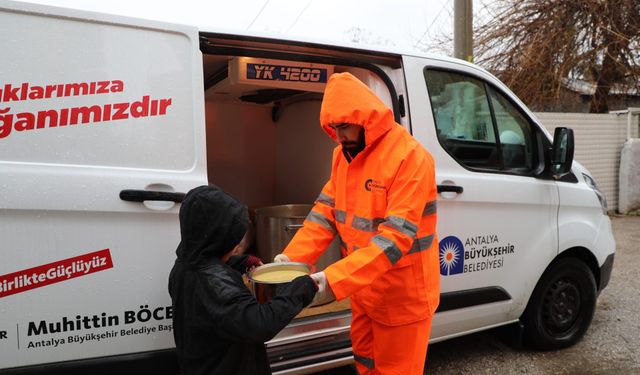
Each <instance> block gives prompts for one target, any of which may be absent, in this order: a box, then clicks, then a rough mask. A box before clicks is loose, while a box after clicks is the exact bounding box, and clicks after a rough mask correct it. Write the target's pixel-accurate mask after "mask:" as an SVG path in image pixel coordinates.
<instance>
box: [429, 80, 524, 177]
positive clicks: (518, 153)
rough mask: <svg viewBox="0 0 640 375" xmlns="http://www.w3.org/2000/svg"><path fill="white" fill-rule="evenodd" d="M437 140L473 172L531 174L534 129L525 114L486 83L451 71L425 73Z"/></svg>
mask: <svg viewBox="0 0 640 375" xmlns="http://www.w3.org/2000/svg"><path fill="white" fill-rule="evenodd" d="M425 78H426V83H427V88H428V91H429V98H430V99H431V108H432V110H433V115H434V118H435V124H436V131H437V134H438V141H439V142H440V144H441V145H442V146H443V147H444V149H445V150H446V151H447V152H448V153H449V154H450V155H451V156H452V157H453V158H454V159H456V160H457V161H458V162H459V163H460V164H462V165H464V166H465V167H469V168H471V169H481V170H485V169H490V170H500V171H502V170H504V171H509V172H510V173H528V172H529V171H531V170H532V169H533V165H534V159H535V157H534V154H533V152H534V151H533V150H534V147H533V144H532V143H533V130H532V127H531V125H530V123H529V122H528V120H527V119H526V118H525V117H524V116H523V115H522V113H521V112H520V111H519V110H518V109H517V108H516V107H515V106H514V105H513V104H511V102H510V101H509V100H507V99H506V98H505V97H504V96H503V95H502V94H500V93H498V92H497V91H496V90H495V89H493V88H492V87H491V86H489V85H488V84H486V83H485V82H483V81H481V80H479V79H477V78H474V77H470V76H467V75H464V74H459V73H454V72H450V71H440V70H432V69H427V70H425Z"/></svg>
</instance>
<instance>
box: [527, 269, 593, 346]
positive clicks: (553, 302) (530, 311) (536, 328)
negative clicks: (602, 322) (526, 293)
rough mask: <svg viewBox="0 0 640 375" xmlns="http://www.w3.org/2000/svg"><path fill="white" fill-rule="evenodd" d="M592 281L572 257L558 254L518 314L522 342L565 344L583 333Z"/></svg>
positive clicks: (590, 305)
mask: <svg viewBox="0 0 640 375" xmlns="http://www.w3.org/2000/svg"><path fill="white" fill-rule="evenodd" d="M596 298H597V291H596V281H595V278H594V276H593V273H592V272H591V270H590V269H589V267H588V266H587V265H586V264H585V263H583V262H582V261H580V260H578V259H576V258H562V259H559V260H557V261H556V262H554V263H552V264H551V265H550V266H549V267H548V268H547V270H546V271H545V272H544V273H543V274H542V277H541V278H540V281H538V284H537V285H536V288H535V289H534V291H533V294H532V295H531V298H530V299H529V303H528V304H527V307H526V309H525V312H524V314H523V315H522V317H521V318H520V320H521V321H522V323H523V324H524V343H525V344H526V345H528V346H530V347H533V348H535V349H540V350H554V349H562V348H566V347H569V346H571V345H573V344H575V343H576V342H578V341H579V340H580V339H581V338H582V336H583V335H584V334H585V332H586V331H587V329H588V328H589V325H590V324H591V320H592V319H593V313H594V311H595V308H596Z"/></svg>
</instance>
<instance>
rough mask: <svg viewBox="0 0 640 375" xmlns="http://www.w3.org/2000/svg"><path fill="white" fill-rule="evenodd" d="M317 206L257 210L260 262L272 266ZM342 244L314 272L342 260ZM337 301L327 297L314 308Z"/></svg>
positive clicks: (335, 245) (335, 244)
mask: <svg viewBox="0 0 640 375" xmlns="http://www.w3.org/2000/svg"><path fill="white" fill-rule="evenodd" d="M312 207H313V205H310V204H285V205H281V206H270V207H262V208H258V209H256V210H255V212H254V213H255V222H256V223H255V225H256V250H257V253H258V256H259V257H260V259H262V260H263V261H265V262H270V261H271V260H272V259H273V257H275V256H276V255H277V254H280V253H281V252H282V250H284V248H285V247H286V246H287V245H288V244H289V242H290V241H291V239H293V236H294V235H295V234H296V232H297V231H298V229H300V228H302V223H303V222H304V219H305V218H306V217H307V214H308V213H309V211H311V208H312ZM340 257H341V255H340V241H339V239H338V236H336V238H334V240H333V242H332V243H331V244H330V245H329V247H328V248H327V249H326V250H325V252H324V253H323V254H322V255H321V256H320V258H318V260H317V261H316V263H315V265H314V266H315V269H314V270H313V272H318V271H322V270H324V269H325V268H327V266H328V265H330V264H332V263H335V262H337V261H338V260H340ZM331 301H333V299H332V298H330V297H329V296H327V297H326V298H323V299H318V300H316V302H314V303H313V304H312V306H319V305H324V304H326V303H329V302H331Z"/></svg>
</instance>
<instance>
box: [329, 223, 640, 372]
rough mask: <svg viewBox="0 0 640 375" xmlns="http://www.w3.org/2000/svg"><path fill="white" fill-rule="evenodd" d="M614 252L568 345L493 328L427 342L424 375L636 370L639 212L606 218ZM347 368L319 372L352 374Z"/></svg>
mask: <svg viewBox="0 0 640 375" xmlns="http://www.w3.org/2000/svg"><path fill="white" fill-rule="evenodd" d="M611 220H612V224H613V230H614V236H615V238H616V245H617V253H616V257H615V261H614V267H613V275H612V277H611V282H610V283H609V286H608V287H607V288H606V289H605V290H604V291H603V292H602V294H600V297H599V299H598V307H597V310H596V313H595V316H594V318H593V322H592V323H591V327H590V328H589V330H588V331H587V334H586V335H585V337H584V338H583V339H582V340H581V341H580V342H579V343H578V344H576V345H574V346H573V347H571V348H568V349H564V350H559V351H552V352H536V351H531V350H528V349H519V348H515V347H513V346H512V345H510V344H509V342H508V340H507V338H506V336H504V335H503V334H502V333H501V332H500V331H498V330H492V331H486V332H481V333H477V334H474V335H470V336H466V337H461V338H458V339H453V340H449V341H445V342H441V343H438V344H434V345H431V346H429V353H428V359H427V369H426V371H425V373H429V374H536V375H537V374H541V375H542V374H544V375H546V374H554V375H556V374H566V375H614V374H615V375H618V374H625V375H626V374H640V319H638V317H639V316H640V296H639V293H638V291H639V290H640V278H638V276H637V275H638V270H639V269H640V248H638V245H639V244H640V216H614V217H612V218H611ZM353 373H354V371H353V370H352V369H349V368H341V369H336V370H334V371H332V372H323V373H321V374H327V375H328V374H332V375H338V374H353Z"/></svg>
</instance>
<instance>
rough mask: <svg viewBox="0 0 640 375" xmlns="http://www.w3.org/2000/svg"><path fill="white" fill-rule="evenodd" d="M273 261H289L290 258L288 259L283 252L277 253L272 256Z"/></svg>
mask: <svg viewBox="0 0 640 375" xmlns="http://www.w3.org/2000/svg"><path fill="white" fill-rule="evenodd" d="M273 261H274V262H275V263H281V262H291V259H289V257H288V256H286V255H284V254H278V255H276V256H275V257H274V258H273Z"/></svg>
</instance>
